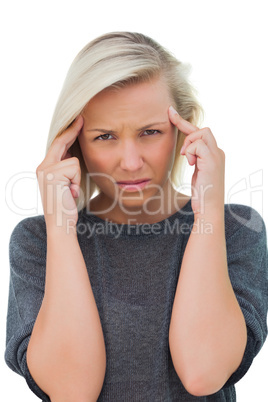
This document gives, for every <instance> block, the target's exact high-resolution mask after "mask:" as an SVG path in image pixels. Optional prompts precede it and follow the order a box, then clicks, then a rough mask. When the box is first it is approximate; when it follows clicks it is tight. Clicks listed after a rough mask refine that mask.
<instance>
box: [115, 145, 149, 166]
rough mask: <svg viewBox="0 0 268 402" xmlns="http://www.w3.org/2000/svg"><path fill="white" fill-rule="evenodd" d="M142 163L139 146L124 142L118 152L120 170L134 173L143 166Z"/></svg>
mask: <svg viewBox="0 0 268 402" xmlns="http://www.w3.org/2000/svg"><path fill="white" fill-rule="evenodd" d="M143 163H144V162H143V157H142V154H141V149H140V145H139V144H135V143H134V141H126V142H125V144H124V145H123V146H122V148H121V150H120V167H121V169H123V170H128V171H131V172H135V171H136V170H139V169H140V168H141V167H142V166H143Z"/></svg>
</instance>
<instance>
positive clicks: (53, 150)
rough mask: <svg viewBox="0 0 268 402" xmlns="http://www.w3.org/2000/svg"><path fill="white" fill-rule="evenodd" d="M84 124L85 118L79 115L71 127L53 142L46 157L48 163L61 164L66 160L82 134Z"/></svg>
mask: <svg viewBox="0 0 268 402" xmlns="http://www.w3.org/2000/svg"><path fill="white" fill-rule="evenodd" d="M83 122H84V121H83V117H82V116H81V115H79V116H78V117H77V118H76V120H74V122H73V123H72V124H71V126H70V127H68V128H67V129H66V130H65V131H64V132H63V133H62V134H61V135H60V136H59V137H57V138H56V139H55V140H54V141H53V143H52V145H51V147H50V149H49V151H48V153H47V156H46V160H47V161H48V162H60V161H61V160H63V159H65V157H66V154H67V152H68V149H69V148H70V147H71V146H72V145H73V143H74V142H75V140H76V138H77V137H78V135H79V134H80V131H81V129H82V127H83Z"/></svg>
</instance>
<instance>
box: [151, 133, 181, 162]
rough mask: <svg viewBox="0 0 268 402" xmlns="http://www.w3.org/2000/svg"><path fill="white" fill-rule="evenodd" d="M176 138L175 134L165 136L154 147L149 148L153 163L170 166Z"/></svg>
mask: <svg viewBox="0 0 268 402" xmlns="http://www.w3.org/2000/svg"><path fill="white" fill-rule="evenodd" d="M176 144H177V139H176V137H175V136H170V137H168V138H165V140H164V141H161V142H159V143H158V144H157V145H156V146H155V147H154V149H153V150H152V149H151V155H152V157H153V159H154V161H155V163H156V164H157V165H158V166H159V165H160V166H162V167H170V165H172V164H173V162H174V157H175V151H176Z"/></svg>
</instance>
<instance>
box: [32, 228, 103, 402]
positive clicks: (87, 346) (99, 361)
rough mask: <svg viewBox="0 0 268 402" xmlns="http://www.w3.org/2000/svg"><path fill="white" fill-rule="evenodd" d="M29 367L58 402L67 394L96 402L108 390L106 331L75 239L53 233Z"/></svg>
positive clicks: (71, 235) (48, 250)
mask: <svg viewBox="0 0 268 402" xmlns="http://www.w3.org/2000/svg"><path fill="white" fill-rule="evenodd" d="M27 362H28V365H29V369H30V371H31V369H32V375H33V377H34V375H36V378H35V377H34V378H35V379H36V380H37V381H38V380H39V383H38V385H39V386H40V387H41V388H42V389H43V390H44V391H45V392H47V393H50V394H53V396H54V400H56V399H59V400H60V398H61V397H62V396H64V393H65V392H66V393H67V394H68V395H69V396H68V398H69V399H66V401H67V400H68V401H69V400H70V401H71V400H75V401H76V400H77V401H79V400H80V399H81V400H83V399H84V396H85V394H86V395H88V396H90V397H91V395H92V399H88V401H91V400H92V401H93V400H94V398H95V400H96V397H95V395H93V394H94V392H96V391H97V393H98V391H100V389H101V387H102V383H103V379H104V374H105V363H106V356H105V345H104V339H103V333H102V327H101V323H100V318H99V314H98V310H97V306H96V302H95V299H94V295H93V292H92V288H91V285H90V281H89V277H88V273H87V270H86V266H85V262H84V258H83V255H82V253H81V250H80V246H79V243H78V241H77V237H76V235H75V234H69V235H68V234H66V233H65V232H64V231H62V232H59V233H56V232H49V231H48V233H47V266H46V284H45V295H44V299H43V303H42V306H41V309H40V311H39V314H38V317H37V320H36V323H35V326H34V329H33V333H32V336H31V339H30V343H29V346H28V351H27ZM80 391H81V395H79V392H80ZM72 393H73V394H74V398H72V397H71V394H72ZM64 400H65V399H64Z"/></svg>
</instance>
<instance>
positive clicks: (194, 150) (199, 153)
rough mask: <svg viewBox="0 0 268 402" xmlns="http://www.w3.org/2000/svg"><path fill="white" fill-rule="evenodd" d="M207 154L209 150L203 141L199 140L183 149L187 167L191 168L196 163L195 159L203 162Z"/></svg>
mask: <svg viewBox="0 0 268 402" xmlns="http://www.w3.org/2000/svg"><path fill="white" fill-rule="evenodd" d="M209 153H210V150H209V148H208V146H207V144H205V143H204V141H203V140H201V139H198V140H196V141H195V142H193V143H191V144H190V145H189V146H188V147H187V148H186V149H185V156H186V158H187V159H188V162H189V165H191V166H192V165H194V164H195V163H196V161H197V158H200V159H203V160H204V159H205V158H206V157H207V156H208V154H209Z"/></svg>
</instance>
